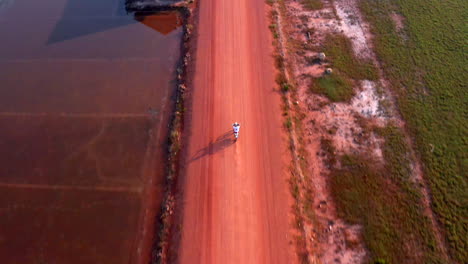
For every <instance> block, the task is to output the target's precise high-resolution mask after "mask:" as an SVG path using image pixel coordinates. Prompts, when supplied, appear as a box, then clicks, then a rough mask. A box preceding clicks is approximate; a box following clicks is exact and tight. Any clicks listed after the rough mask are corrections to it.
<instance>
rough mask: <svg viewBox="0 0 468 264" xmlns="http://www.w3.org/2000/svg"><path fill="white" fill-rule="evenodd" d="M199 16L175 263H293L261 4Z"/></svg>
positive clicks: (225, 1)
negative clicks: (236, 132)
mask: <svg viewBox="0 0 468 264" xmlns="http://www.w3.org/2000/svg"><path fill="white" fill-rule="evenodd" d="M199 12H200V13H199V21H198V23H199V24H198V28H199V31H198V35H197V52H196V54H195V60H196V63H195V72H194V80H193V92H192V94H191V95H190V103H191V107H189V109H188V112H187V118H188V121H187V123H186V126H185V128H186V132H187V135H188V136H187V138H186V142H187V143H186V144H187V148H186V150H185V156H184V158H183V160H182V173H181V186H180V187H181V189H182V190H183V192H184V194H183V201H182V203H179V204H181V206H182V207H183V209H182V211H181V216H180V217H181V222H182V224H181V238H180V242H179V249H178V253H177V260H176V262H178V263H204V264H209V263H256V264H258V263H291V262H295V261H293V259H294V257H295V256H294V253H293V250H292V246H291V244H292V243H291V242H292V237H290V223H289V205H290V201H291V200H290V194H289V191H288V185H287V173H286V167H285V164H286V163H285V162H284V160H285V157H286V155H287V154H286V153H287V152H286V145H285V136H284V134H283V132H282V123H281V109H280V105H281V101H280V96H279V94H278V93H277V92H275V91H274V87H275V84H274V73H275V71H274V67H273V58H272V56H271V54H272V50H273V49H272V45H271V43H272V42H271V41H272V39H271V36H270V35H269V34H270V33H269V31H268V25H267V13H266V12H267V10H266V6H265V3H264V1H263V0H255V1H253V0H238V1H231V0H219V1H216V0H204V1H200V11H199ZM234 121H238V122H239V123H240V124H241V129H240V138H239V140H238V141H237V142H234V141H233V136H232V128H231V124H232V123H233V122H234Z"/></svg>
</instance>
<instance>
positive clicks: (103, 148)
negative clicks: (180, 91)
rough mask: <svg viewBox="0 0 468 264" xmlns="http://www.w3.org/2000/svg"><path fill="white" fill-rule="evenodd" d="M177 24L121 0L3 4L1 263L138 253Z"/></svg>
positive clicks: (136, 259)
mask: <svg viewBox="0 0 468 264" xmlns="http://www.w3.org/2000/svg"><path fill="white" fill-rule="evenodd" d="M180 25H181V17H180V15H179V14H178V13H159V14H155V13H152V14H149V13H147V14H142V15H141V16H139V18H138V19H135V18H134V16H133V15H128V14H127V12H126V11H125V5H124V0H46V1H37V0H0V36H1V37H0V259H1V263H6V264H9V263H15V264H16V263H140V262H146V261H147V257H148V256H149V251H148V250H149V245H150V244H151V240H152V239H153V234H154V230H153V228H154V216H155V215H156V214H157V210H159V207H160V204H159V203H160V201H161V188H162V187H161V184H162V181H163V176H164V166H163V165H164V164H163V161H164V157H163V154H164V142H165V138H166V135H167V121H168V120H167V119H168V116H169V114H170V111H171V110H172V102H171V98H172V96H173V93H174V92H175V90H174V88H175V85H174V82H173V80H174V78H175V68H176V64H177V62H178V60H179V56H180V54H179V53H180V50H179V49H180V41H181V35H182V29H181V27H180Z"/></svg>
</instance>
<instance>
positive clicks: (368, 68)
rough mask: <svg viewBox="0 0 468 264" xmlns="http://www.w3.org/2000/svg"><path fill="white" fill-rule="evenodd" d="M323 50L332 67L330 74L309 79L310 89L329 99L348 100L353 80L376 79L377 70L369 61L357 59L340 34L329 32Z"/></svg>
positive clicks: (351, 91) (351, 94)
mask: <svg viewBox="0 0 468 264" xmlns="http://www.w3.org/2000/svg"><path fill="white" fill-rule="evenodd" d="M324 52H325V54H326V55H327V57H328V59H327V61H328V62H329V63H330V67H331V68H332V69H333V73H332V74H331V75H325V76H322V77H320V78H318V79H312V80H311V87H310V88H311V91H312V92H315V93H321V94H324V95H325V96H327V97H328V98H329V99H330V100H331V101H333V102H338V101H349V100H350V99H351V98H352V97H353V95H354V91H353V86H354V80H376V79H378V77H379V76H378V72H377V69H376V67H375V66H374V64H373V63H372V62H371V61H365V60H362V59H358V58H357V57H356V56H355V55H354V52H353V49H352V46H351V42H350V40H349V39H347V38H346V37H345V36H343V35H341V34H329V35H327V36H326V39H325V41H324Z"/></svg>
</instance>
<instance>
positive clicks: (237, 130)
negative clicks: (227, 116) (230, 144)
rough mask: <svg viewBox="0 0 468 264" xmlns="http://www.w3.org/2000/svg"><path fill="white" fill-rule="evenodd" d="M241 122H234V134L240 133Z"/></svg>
mask: <svg viewBox="0 0 468 264" xmlns="http://www.w3.org/2000/svg"><path fill="white" fill-rule="evenodd" d="M239 129H240V124H239V123H237V122H235V123H234V124H232V130H234V135H236V134H239Z"/></svg>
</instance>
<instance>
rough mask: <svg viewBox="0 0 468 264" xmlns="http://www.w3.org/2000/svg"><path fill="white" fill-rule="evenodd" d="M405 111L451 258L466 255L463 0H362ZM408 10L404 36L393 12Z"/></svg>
mask: <svg viewBox="0 0 468 264" xmlns="http://www.w3.org/2000/svg"><path fill="white" fill-rule="evenodd" d="M361 10H362V11H363V13H364V15H365V17H366V19H367V20H368V21H369V22H370V24H371V29H372V31H373V33H374V35H375V37H374V45H375V48H376V53H377V55H378V57H379V59H380V60H381V61H382V63H383V66H384V69H383V70H384V72H385V75H386V77H387V78H388V79H389V81H390V82H389V83H390V84H391V88H392V89H393V91H394V92H395V94H396V95H397V100H398V105H399V108H400V111H401V113H402V115H403V117H404V119H405V120H406V122H407V126H408V128H409V130H410V133H411V135H412V137H413V138H414V139H415V143H416V146H417V151H418V152H419V154H420V156H421V159H422V163H423V170H424V175H425V177H426V179H427V180H428V182H429V185H430V189H431V194H432V202H433V203H432V209H433V211H434V212H435V213H436V215H437V217H438V220H439V221H440V222H441V223H442V227H443V231H444V235H446V241H447V244H448V247H449V254H450V257H451V258H452V261H453V262H458V263H464V262H466V260H467V259H468V240H467V237H468V218H467V217H466V216H467V215H468V192H467V186H468V184H467V178H468V177H467V173H466V172H467V171H468V166H467V164H468V162H467V158H468V157H467V134H468V127H467V125H466V124H467V118H466V117H467V114H468V112H467V107H466V106H467V104H468V100H467V96H466V84H467V83H468V77H467V76H468V75H467V74H466V69H467V68H466V65H467V64H466V58H467V57H466V54H467V53H468V46H467V45H466V35H467V27H466V17H467V11H466V10H468V2H467V1H463V0H452V1H438V0H395V1H391V0H381V1H373V0H363V1H361ZM392 12H395V13H398V14H401V15H402V16H403V17H404V21H405V29H404V32H403V34H404V35H405V39H403V38H402V37H400V36H401V34H398V33H397V32H396V29H395V25H394V22H393V21H392V19H391V17H390V15H389V14H391V13H392Z"/></svg>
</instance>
